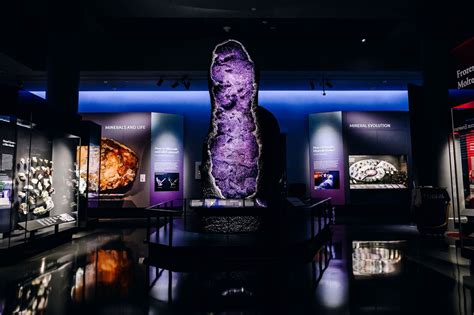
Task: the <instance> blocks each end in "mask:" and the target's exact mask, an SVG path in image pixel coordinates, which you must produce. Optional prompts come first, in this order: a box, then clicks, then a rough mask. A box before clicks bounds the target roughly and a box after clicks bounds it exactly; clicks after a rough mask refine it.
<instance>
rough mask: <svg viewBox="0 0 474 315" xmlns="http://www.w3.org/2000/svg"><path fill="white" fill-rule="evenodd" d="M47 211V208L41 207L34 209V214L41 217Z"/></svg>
mask: <svg viewBox="0 0 474 315" xmlns="http://www.w3.org/2000/svg"><path fill="white" fill-rule="evenodd" d="M46 212H47V211H46V208H45V207H43V206H41V207H37V208H34V209H33V214H36V215H41V214H45V213H46Z"/></svg>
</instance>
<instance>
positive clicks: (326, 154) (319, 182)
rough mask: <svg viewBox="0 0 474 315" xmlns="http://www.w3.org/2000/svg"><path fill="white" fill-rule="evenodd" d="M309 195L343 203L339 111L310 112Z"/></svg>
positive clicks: (342, 165) (340, 117) (335, 202)
mask: <svg viewBox="0 0 474 315" xmlns="http://www.w3.org/2000/svg"><path fill="white" fill-rule="evenodd" d="M309 143H310V146H309V147H310V171H311V184H310V187H311V197H312V198H328V197H331V198H332V202H333V204H335V205H342V204H344V203H345V202H346V196H345V195H346V189H345V186H346V185H345V182H346V180H345V167H344V165H345V160H344V156H345V154H344V142H343V134H342V112H330V113H317V114H312V115H309Z"/></svg>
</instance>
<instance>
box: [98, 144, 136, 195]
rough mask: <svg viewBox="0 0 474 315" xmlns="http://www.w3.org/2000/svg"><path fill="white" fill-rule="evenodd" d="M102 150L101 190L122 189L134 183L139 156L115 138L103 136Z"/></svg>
mask: <svg viewBox="0 0 474 315" xmlns="http://www.w3.org/2000/svg"><path fill="white" fill-rule="evenodd" d="M101 144H102V145H101V152H100V162H101V163H100V190H101V191H106V190H114V189H120V188H124V187H126V186H128V185H129V184H131V183H133V181H134V180H135V177H136V175H137V171H138V162H139V161H138V156H137V155H136V153H135V152H133V151H132V150H131V149H130V148H128V147H127V146H125V145H123V144H122V143H120V142H118V141H115V140H113V139H108V138H102V143H101Z"/></svg>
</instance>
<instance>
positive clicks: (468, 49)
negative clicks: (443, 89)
mask: <svg viewBox="0 0 474 315" xmlns="http://www.w3.org/2000/svg"><path fill="white" fill-rule="evenodd" d="M450 59H451V71H452V73H453V74H455V77H454V76H452V78H453V79H452V81H451V84H450V85H451V86H452V87H453V88H454V85H455V86H456V88H457V89H474V37H473V38H470V39H468V40H466V41H465V42H463V43H462V44H460V45H459V46H457V47H456V48H454V49H453V50H452V51H451V58H450ZM453 81H454V82H455V83H454V82H453Z"/></svg>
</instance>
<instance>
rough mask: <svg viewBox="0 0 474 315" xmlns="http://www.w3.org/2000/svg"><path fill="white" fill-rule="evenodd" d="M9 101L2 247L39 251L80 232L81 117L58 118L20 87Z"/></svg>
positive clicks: (4, 116) (1, 173) (0, 166)
mask: <svg viewBox="0 0 474 315" xmlns="http://www.w3.org/2000/svg"><path fill="white" fill-rule="evenodd" d="M1 100H2V102H3V103H4V102H6V101H5V98H4V97H3V95H2V98H1ZM7 103H8V104H10V105H9V106H5V107H2V110H1V111H0V142H1V146H0V251H4V250H9V249H15V248H21V247H17V246H23V245H25V244H28V246H30V247H31V248H32V249H33V250H36V249H39V248H41V247H42V246H46V244H48V243H50V244H52V243H54V241H53V242H50V240H59V238H63V237H67V238H69V237H70V236H72V234H73V233H74V232H75V231H76V230H77V229H76V228H77V226H78V217H79V215H78V213H80V212H81V209H80V207H79V204H80V202H79V197H80V176H81V163H80V161H81V153H82V150H81V148H82V146H81V132H79V131H81V130H82V129H81V125H80V117H79V116H77V115H72V116H70V117H69V116H66V115H65V116H64V117H62V118H61V119H58V117H57V115H52V114H51V110H49V109H48V108H47V106H46V103H45V101H44V100H43V99H39V98H36V97H35V96H32V94H31V93H27V92H22V91H20V92H17V97H16V98H11V99H9V100H8V101H7ZM87 151H89V150H87ZM13 256H14V255H13Z"/></svg>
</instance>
